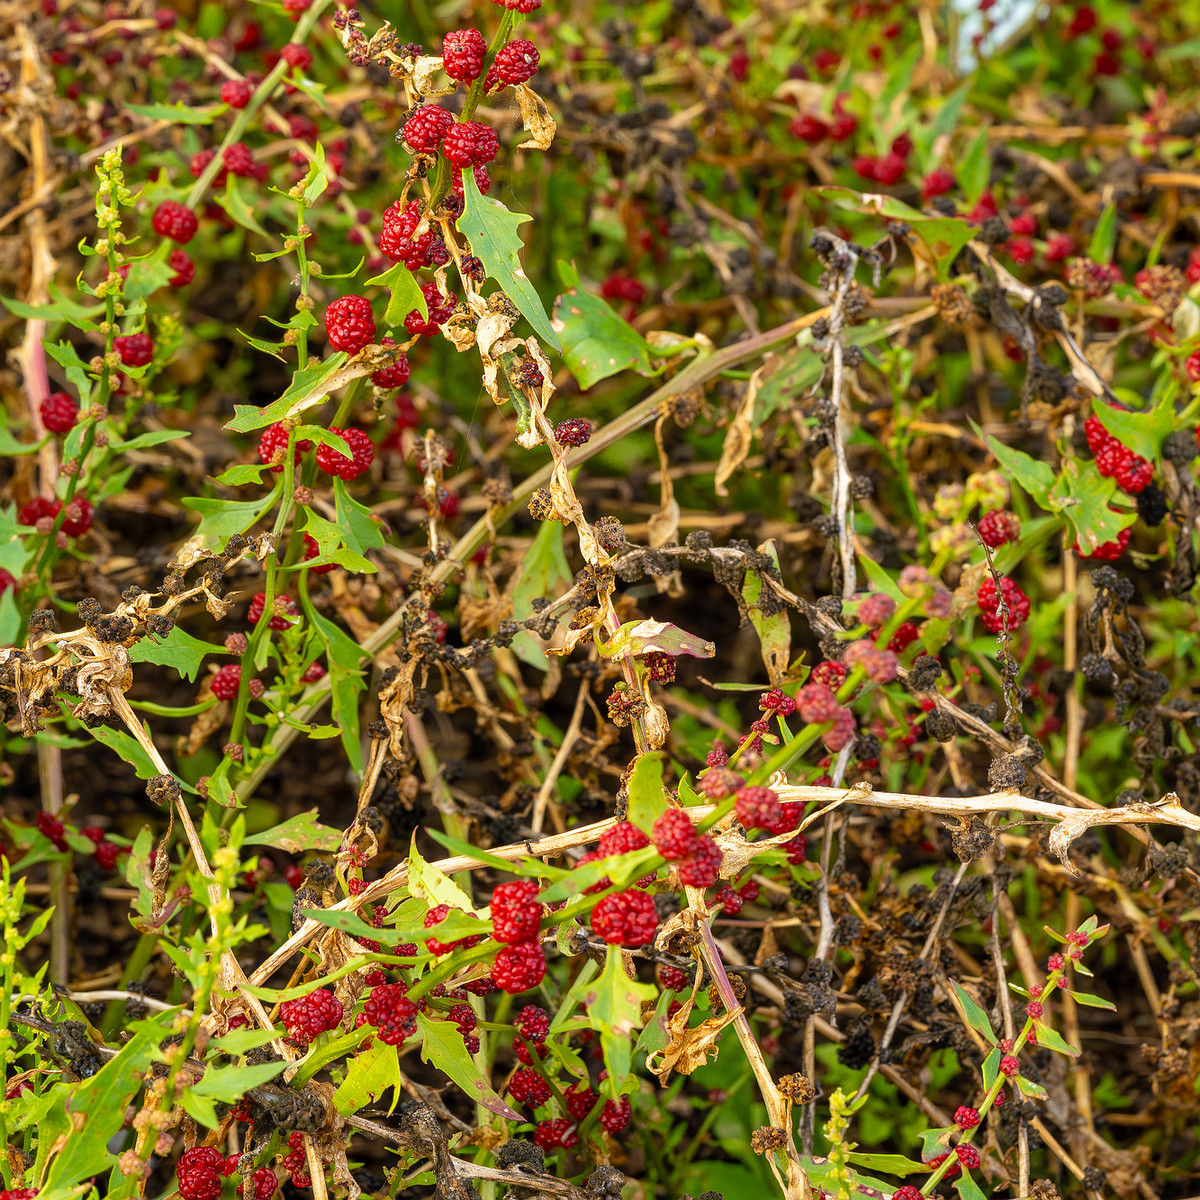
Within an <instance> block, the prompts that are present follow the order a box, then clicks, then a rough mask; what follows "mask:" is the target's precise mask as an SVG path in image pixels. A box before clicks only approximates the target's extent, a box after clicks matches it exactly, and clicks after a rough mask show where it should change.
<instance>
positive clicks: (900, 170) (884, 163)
mask: <svg viewBox="0 0 1200 1200" xmlns="http://www.w3.org/2000/svg"><path fill="white" fill-rule="evenodd" d="M907 169H908V168H907V167H906V165H905V162H904V159H903V158H901V157H900V155H899V154H897V153H896V152H895V151H894V150H890V151H888V153H887V154H885V155H884V156H883V157H882V158H880V159H877V160H876V161H875V167H874V171H875V174H874V178H875V179H877V180H878V181H879V182H880V183H882V184H890V183H895V182H897V180H899V179H902V178H903V177H904V172H905V171H906V170H907Z"/></svg>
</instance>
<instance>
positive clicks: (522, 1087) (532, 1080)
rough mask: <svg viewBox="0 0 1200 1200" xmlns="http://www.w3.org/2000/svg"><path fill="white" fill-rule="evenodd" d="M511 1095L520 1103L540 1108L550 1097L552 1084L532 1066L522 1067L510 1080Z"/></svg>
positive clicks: (509, 1089)
mask: <svg viewBox="0 0 1200 1200" xmlns="http://www.w3.org/2000/svg"><path fill="white" fill-rule="evenodd" d="M508 1091H509V1095H511V1096H512V1097H513V1099H514V1100H516V1101H517V1103H518V1104H528V1105H529V1107H530V1108H540V1107H541V1106H542V1105H543V1104H545V1103H546V1101H547V1100H549V1099H550V1085H549V1084H548V1083H547V1082H546V1081H545V1080H544V1079H543V1078H542V1077H541V1076H540V1075H539V1074H538V1073H537V1071H535V1070H534V1069H533V1068H532V1067H522V1068H521V1070H519V1071H517V1072H516V1073H515V1074H514V1075H513V1077H512V1078H511V1079H510V1080H509V1081H508Z"/></svg>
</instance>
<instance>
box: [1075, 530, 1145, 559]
mask: <svg viewBox="0 0 1200 1200" xmlns="http://www.w3.org/2000/svg"><path fill="white" fill-rule="evenodd" d="M1132 538H1133V527H1132V526H1128V525H1127V526H1126V527H1125V528H1124V529H1122V530H1119V531H1118V533H1117V538H1116V541H1113V542H1101V543H1100V545H1098V546H1097V547H1096V548H1095V550H1093V551H1092V552H1091V554H1085V553H1084V552H1083V547H1081V546H1080V544H1079V543H1078V542H1076V543H1075V553H1076V554H1078V555H1079V557H1080V558H1094V559H1100V560H1101V561H1103V562H1116V560H1117V559H1118V558H1120V557H1121V555H1122V554H1124V553H1125V551H1126V550H1127V549H1128V548H1129V542H1130V540H1131V539H1132Z"/></svg>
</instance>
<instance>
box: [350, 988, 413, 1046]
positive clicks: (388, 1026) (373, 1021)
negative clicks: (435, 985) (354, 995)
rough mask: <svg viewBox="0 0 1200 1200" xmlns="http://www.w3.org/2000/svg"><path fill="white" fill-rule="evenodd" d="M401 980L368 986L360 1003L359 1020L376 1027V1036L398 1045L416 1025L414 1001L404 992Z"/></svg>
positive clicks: (387, 1042) (389, 1043) (392, 1044)
mask: <svg viewBox="0 0 1200 1200" xmlns="http://www.w3.org/2000/svg"><path fill="white" fill-rule="evenodd" d="M406 991H407V988H406V987H405V985H404V984H402V983H383V984H380V985H378V986H377V987H374V988H372V989H371V994H370V995H369V996H368V997H367V999H366V1003H365V1004H364V1005H363V1011H362V1016H363V1019H364V1020H363V1023H364V1024H367V1025H373V1026H374V1027H375V1028H376V1029H378V1030H379V1039H380V1041H382V1042H385V1043H386V1044H387V1045H389V1046H399V1045H400V1044H401V1043H402V1042H403V1041H404V1039H405V1038H406V1037H411V1036H412V1034H414V1033H415V1032H416V1029H417V1011H418V1009H417V1005H416V1004H415V1003H414V1002H413V1001H412V1000H410V999H409V998H408V996H406V995H405V992H406Z"/></svg>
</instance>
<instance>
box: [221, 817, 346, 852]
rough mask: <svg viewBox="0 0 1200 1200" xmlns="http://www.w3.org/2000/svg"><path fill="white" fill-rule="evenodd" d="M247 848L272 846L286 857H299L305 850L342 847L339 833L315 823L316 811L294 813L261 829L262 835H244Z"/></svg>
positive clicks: (336, 830) (317, 822) (318, 822)
mask: <svg viewBox="0 0 1200 1200" xmlns="http://www.w3.org/2000/svg"><path fill="white" fill-rule="evenodd" d="M243 844H244V845H247V846H274V847H275V848H276V849H278V850H286V851H287V852H288V853H289V854H303V853H305V851H308V850H336V849H337V848H338V847H339V846H340V845H341V844H342V833H341V830H339V829H332V828H330V827H329V826H328V825H322V824H321V822H320V821H318V820H317V810H316V809H315V808H310V809H309V810H308V812H302V813H297V814H296V815H295V816H294V817H288V819H287V820H286V821H284V822H283V823H282V824H280V825H273V826H271V828H270V829H264V830H263V831H262V833H248V834H247V835H246V836H245V838H244V839H243Z"/></svg>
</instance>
